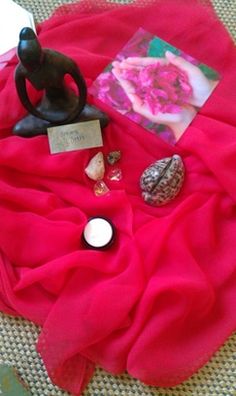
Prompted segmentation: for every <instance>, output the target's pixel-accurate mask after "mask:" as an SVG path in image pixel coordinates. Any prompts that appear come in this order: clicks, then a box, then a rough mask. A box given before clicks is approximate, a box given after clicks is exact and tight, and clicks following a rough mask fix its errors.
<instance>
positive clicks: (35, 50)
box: [17, 27, 43, 71]
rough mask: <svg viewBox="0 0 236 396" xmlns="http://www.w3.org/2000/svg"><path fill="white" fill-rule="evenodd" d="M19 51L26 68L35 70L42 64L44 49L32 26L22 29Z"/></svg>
mask: <svg viewBox="0 0 236 396" xmlns="http://www.w3.org/2000/svg"><path fill="white" fill-rule="evenodd" d="M17 53H18V57H19V59H20V61H21V63H22V65H23V66H24V67H25V68H26V70H28V71H34V70H36V69H37V68H38V67H39V66H40V65H41V63H42V61H43V51H42V48H41V45H40V43H39V41H38V39H37V36H36V34H35V33H34V31H33V30H32V29H31V28H29V27H25V28H23V29H22V30H21V32H20V41H19V44H18V49H17Z"/></svg>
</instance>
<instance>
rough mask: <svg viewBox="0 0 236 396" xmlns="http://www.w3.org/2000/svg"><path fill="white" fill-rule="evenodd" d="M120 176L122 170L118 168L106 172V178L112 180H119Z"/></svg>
mask: <svg viewBox="0 0 236 396" xmlns="http://www.w3.org/2000/svg"><path fill="white" fill-rule="evenodd" d="M122 177H123V176H122V171H121V169H120V168H114V169H111V170H110V171H109V172H108V174H107V179H108V180H112V181H120V180H121V179H122Z"/></svg>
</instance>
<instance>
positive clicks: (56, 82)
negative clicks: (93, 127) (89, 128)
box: [13, 27, 108, 137]
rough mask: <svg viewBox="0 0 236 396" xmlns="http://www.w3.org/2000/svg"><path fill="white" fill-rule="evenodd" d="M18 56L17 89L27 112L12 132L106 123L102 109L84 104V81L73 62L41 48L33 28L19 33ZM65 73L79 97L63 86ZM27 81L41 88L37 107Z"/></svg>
mask: <svg viewBox="0 0 236 396" xmlns="http://www.w3.org/2000/svg"><path fill="white" fill-rule="evenodd" d="M18 57H19V60H20V63H19V64H18V66H17V68H16V72H15V83H16V89H17V93H18V96H19V99H20V101H21V103H22V104H23V106H24V107H25V108H26V110H28V112H29V113H30V114H29V115H27V116H26V117H25V118H23V119H22V120H21V121H19V122H18V123H17V124H16V125H15V127H14V130H13V133H14V134H16V135H20V136H24V137H30V136H36V135H40V134H46V133H47V128H49V127H52V126H56V125H64V124H69V123H73V122H79V121H88V120H94V119H99V120H100V124H101V127H104V126H106V125H107V123H108V118H107V116H106V115H105V114H104V113H103V112H101V111H100V110H98V109H96V108H95V107H93V106H89V105H86V97H87V88H86V83H85V80H84V78H83V76H82V74H81V72H80V70H79V68H78V67H77V65H76V63H75V62H74V61H73V60H72V59H70V58H68V57H67V56H65V55H63V54H61V53H59V52H56V51H53V50H50V49H42V48H41V45H40V43H39V41H38V39H37V36H36V35H35V33H34V31H33V30H32V29H30V28H28V27H27V28H23V29H22V30H21V32H20V41H19V45H18ZM66 75H70V76H71V77H72V79H73V80H74V82H75V83H76V86H77V89H78V92H79V96H77V95H76V94H75V93H74V91H72V90H71V89H70V88H68V87H67V86H66V84H65V81H64V79H65V76H66ZM27 80H28V81H29V82H30V83H31V84H32V86H33V87H34V88H35V89H36V90H44V95H43V98H42V100H41V102H40V103H39V104H38V106H37V107H34V106H33V104H32V103H31V101H30V99H29V97H28V93H27V89H26V81H27Z"/></svg>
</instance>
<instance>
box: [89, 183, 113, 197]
mask: <svg viewBox="0 0 236 396" xmlns="http://www.w3.org/2000/svg"><path fill="white" fill-rule="evenodd" d="M93 190H94V194H95V195H96V196H97V197H100V196H102V195H105V194H107V193H108V192H109V191H110V190H109V188H108V187H107V185H106V184H105V183H104V181H103V180H98V181H97V182H96V183H95V184H94V188H93Z"/></svg>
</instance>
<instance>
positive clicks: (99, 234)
mask: <svg viewBox="0 0 236 396" xmlns="http://www.w3.org/2000/svg"><path fill="white" fill-rule="evenodd" d="M113 239H114V228H113V225H112V223H111V222H110V221H108V220H106V219H104V218H103V217H92V218H91V219H90V220H89V221H88V223H87V224H86V226H85V227H84V232H83V240H84V242H85V243H86V245H88V246H89V247H91V248H93V249H103V248H106V247H108V246H109V245H110V244H111V243H112V242H113Z"/></svg>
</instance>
